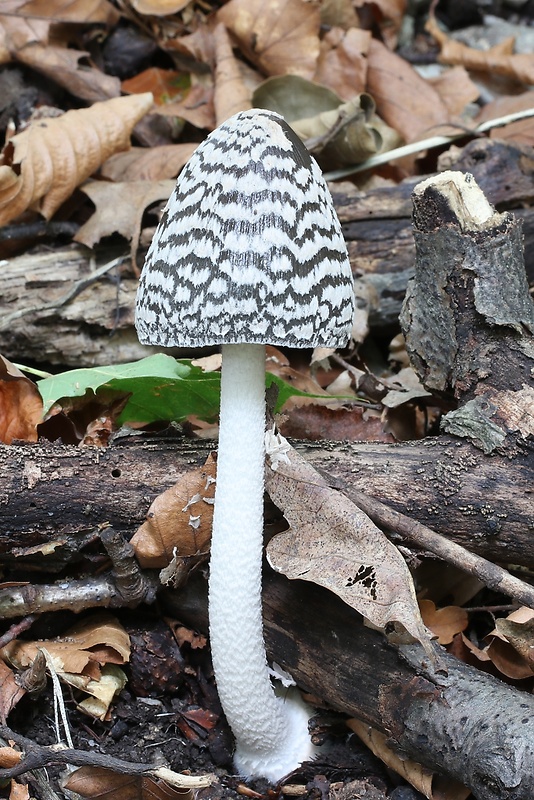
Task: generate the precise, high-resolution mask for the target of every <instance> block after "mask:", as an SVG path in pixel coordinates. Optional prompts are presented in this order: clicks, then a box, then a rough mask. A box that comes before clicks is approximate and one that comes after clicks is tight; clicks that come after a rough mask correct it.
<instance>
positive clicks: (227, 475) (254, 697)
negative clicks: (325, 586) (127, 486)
mask: <svg viewBox="0 0 534 800" xmlns="http://www.w3.org/2000/svg"><path fill="white" fill-rule="evenodd" d="M222 353H223V358H222V375H221V409H220V427H219V452H218V457H217V485H216V490H215V510H214V518H213V537H212V544H211V560H210V579H209V616H210V643H211V652H212V657H213V667H214V671H215V678H216V681H217V689H218V692H219V697H220V700H221V704H222V707H223V709H224V712H225V714H226V717H227V719H228V722H229V724H230V727H231V728H232V731H233V733H234V736H235V738H236V756H235V763H236V768H237V769H238V770H239V772H240V773H241V774H244V775H246V776H248V777H251V776H263V777H266V778H268V779H269V780H278V779H279V778H281V777H282V776H283V775H284V774H286V773H287V772H289V771H290V770H292V769H294V768H295V767H296V766H298V764H299V763H300V762H301V761H303V760H305V759H306V758H308V757H309V756H310V755H311V753H312V747H311V742H310V738H309V734H308V729H307V719H308V712H307V710H306V709H305V707H303V705H302V703H301V702H299V701H298V700H294V701H291V700H289V701H288V700H284V699H282V698H280V697H277V696H276V695H275V693H274V691H273V687H272V684H271V680H270V677H269V672H268V668H267V659H266V654H265V645H264V641H263V623H262V607H261V567H262V554H263V491H264V469H265V467H264V436H265V348H264V346H263V345H256V344H251V345H247V344H243V345H223V347H222Z"/></svg>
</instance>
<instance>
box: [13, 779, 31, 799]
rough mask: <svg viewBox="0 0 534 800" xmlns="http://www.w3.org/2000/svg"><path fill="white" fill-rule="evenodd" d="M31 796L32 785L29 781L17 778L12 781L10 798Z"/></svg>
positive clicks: (27, 797)
mask: <svg viewBox="0 0 534 800" xmlns="http://www.w3.org/2000/svg"><path fill="white" fill-rule="evenodd" d="M29 797H30V787H29V786H28V784H27V783H19V782H18V781H16V780H12V781H11V789H10V792H9V800H29Z"/></svg>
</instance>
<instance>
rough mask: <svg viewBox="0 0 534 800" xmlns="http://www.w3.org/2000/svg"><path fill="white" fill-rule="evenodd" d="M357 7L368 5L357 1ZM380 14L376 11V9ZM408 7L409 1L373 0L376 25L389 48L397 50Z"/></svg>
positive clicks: (361, 0)
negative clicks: (398, 36) (398, 35)
mask: <svg viewBox="0 0 534 800" xmlns="http://www.w3.org/2000/svg"><path fill="white" fill-rule="evenodd" d="M355 5H356V7H359V6H362V5H366V6H368V3H367V1H366V0H356V2H355ZM374 7H376V9H377V10H378V13H377V12H376V11H375V8H374ZM407 7H408V2H407V0H373V3H372V4H371V9H372V13H373V12H374V13H373V17H374V22H375V24H376V25H377V26H378V27H379V28H380V38H381V39H382V40H383V41H384V43H385V44H386V45H387V47H389V49H390V50H395V48H396V46H397V34H398V32H399V30H400V27H401V25H402V22H403V19H404V17H405V14H406V10H407Z"/></svg>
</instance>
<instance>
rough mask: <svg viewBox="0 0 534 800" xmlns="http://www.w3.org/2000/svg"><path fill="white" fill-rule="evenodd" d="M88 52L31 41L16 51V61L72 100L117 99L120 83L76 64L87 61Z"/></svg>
mask: <svg viewBox="0 0 534 800" xmlns="http://www.w3.org/2000/svg"><path fill="white" fill-rule="evenodd" d="M88 56H89V53H86V52H82V51H80V50H73V49H72V48H69V47H53V46H51V45H45V44H41V43H39V42H32V43H30V44H27V45H25V46H24V47H23V48H21V49H20V50H17V52H16V54H15V57H16V59H17V61H19V62H20V63H22V64H26V66H27V67H31V68H32V69H34V70H36V71H37V72H40V73H41V74H43V75H45V76H46V77H47V78H49V79H50V80H51V81H53V82H54V83H57V84H58V85H59V86H62V87H63V88H64V89H67V90H68V91H69V92H70V93H71V94H73V95H74V96H75V97H80V98H81V99H82V100H86V101H87V102H88V103H96V102H99V101H102V100H108V99H109V98H110V97H118V96H119V95H120V93H121V84H120V80H119V79H118V78H116V77H114V76H113V75H106V74H105V73H104V72H101V71H100V70H99V69H96V68H95V67H90V66H88V65H87V64H82V65H80V64H79V61H80V59H86V58H88Z"/></svg>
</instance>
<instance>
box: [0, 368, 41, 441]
mask: <svg viewBox="0 0 534 800" xmlns="http://www.w3.org/2000/svg"><path fill="white" fill-rule="evenodd" d="M42 421H43V401H42V398H41V395H40V394H39V390H38V389H37V387H36V385H35V384H34V383H33V382H32V381H30V380H29V378H27V377H26V376H25V375H23V373H22V372H21V371H20V370H19V369H18V368H17V367H16V366H15V365H14V364H12V363H11V362H10V361H8V360H7V358H4V357H3V356H0V442H4V444H11V442H12V441H13V440H14V439H20V440H21V441H25V442H36V441H37V438H38V436H37V426H38V425H39V423H40V422H42Z"/></svg>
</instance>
